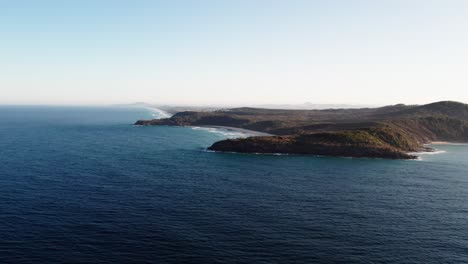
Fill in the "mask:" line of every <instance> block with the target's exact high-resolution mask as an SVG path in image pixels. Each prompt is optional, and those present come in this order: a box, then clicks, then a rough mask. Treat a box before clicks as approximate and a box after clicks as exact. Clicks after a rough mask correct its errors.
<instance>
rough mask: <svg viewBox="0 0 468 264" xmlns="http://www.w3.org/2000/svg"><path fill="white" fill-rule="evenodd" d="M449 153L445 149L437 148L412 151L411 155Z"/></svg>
mask: <svg viewBox="0 0 468 264" xmlns="http://www.w3.org/2000/svg"><path fill="white" fill-rule="evenodd" d="M443 153H447V151H445V150H436V151H421V152H410V153H409V154H411V155H438V154H443Z"/></svg>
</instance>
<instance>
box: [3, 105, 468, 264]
mask: <svg viewBox="0 0 468 264" xmlns="http://www.w3.org/2000/svg"><path fill="white" fill-rule="evenodd" d="M151 115H152V113H151V112H150V111H149V110H147V109H138V108H91V107H88V108H78V107H75V108H71V107H68V108H66V107H0V263H467V262H468V146H450V145H445V146H437V148H438V149H440V150H444V151H446V152H445V153H441V154H437V155H423V159H422V160H420V161H390V160H371V159H345V158H323V157H322V158H320V157H310V156H273V155H270V156H269V155H242V154H222V153H210V152H206V151H204V150H203V149H204V148H205V147H207V146H209V145H210V144H211V143H213V142H214V141H216V140H219V139H222V138H224V137H226V135H224V134H222V133H214V132H215V131H207V130H203V129H191V128H180V127H134V126H132V125H131V124H132V123H133V122H134V121H135V120H137V119H140V118H151Z"/></svg>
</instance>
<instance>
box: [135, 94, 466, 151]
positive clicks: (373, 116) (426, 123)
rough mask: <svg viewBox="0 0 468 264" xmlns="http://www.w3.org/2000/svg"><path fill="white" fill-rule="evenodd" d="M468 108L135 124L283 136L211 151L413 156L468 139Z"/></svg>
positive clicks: (189, 116) (190, 115) (227, 113)
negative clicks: (227, 128) (433, 146)
mask: <svg viewBox="0 0 468 264" xmlns="http://www.w3.org/2000/svg"><path fill="white" fill-rule="evenodd" d="M467 120H468V106H467V105H465V104H462V103H456V102H439V103H433V104H429V105H423V106H405V105H395V106H387V107H381V108H364V109H329V110H270V109H255V108H237V109H230V110H224V111H214V112H181V113H177V114H176V115H174V116H173V117H171V118H168V119H158V120H146V121H144V120H143V121H138V122H137V123H136V125H171V126H172V125H173V126H190V125H194V126H202V125H216V126H232V127H238V128H245V129H251V130H257V131H262V132H267V133H270V134H276V135H281V136H270V137H251V138H245V139H230V140H223V141H220V142H216V143H215V144H213V145H212V146H211V147H210V148H209V149H210V150H215V151H228V152H243V153H291V154H313V155H325V156H345V157H370V158H390V159H411V158H415V156H413V155H410V154H407V153H408V152H414V151H421V150H427V148H425V147H424V146H423V144H425V143H428V142H430V141H456V142H468V122H467Z"/></svg>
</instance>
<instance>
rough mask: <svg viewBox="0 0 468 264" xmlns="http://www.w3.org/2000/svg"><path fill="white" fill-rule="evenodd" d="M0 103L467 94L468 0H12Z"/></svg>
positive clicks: (1, 54)
mask: <svg viewBox="0 0 468 264" xmlns="http://www.w3.org/2000/svg"><path fill="white" fill-rule="evenodd" d="M0 91H1V93H0V95H1V96H0V103H8V104H108V103H127V102H135V101H146V102H155V103H176V104H253V103H302V102H306V101H309V102H314V103H354V104H392V103H400V102H402V103H426V102H431V101H438V100H448V99H450V100H458V101H463V102H468V1H465V0H439V1H434V0H432V1H431V0H380V1H374V0H355V1H353V0H322V1H318V0H316V1H314V0H304V1H294V0H283V1H275V0H269V1H268V0H257V1H256V0H235V1H234V0H233V1H228V0H225V1H223V0H212V1H207V0H199V1H195V0H194V1H178V0H166V1H156V0H153V1H144V0H127V1H118V0H79V1H62V0H61V1H47V0H41V1H36V0H30V1H23V0H15V1H11V0H0Z"/></svg>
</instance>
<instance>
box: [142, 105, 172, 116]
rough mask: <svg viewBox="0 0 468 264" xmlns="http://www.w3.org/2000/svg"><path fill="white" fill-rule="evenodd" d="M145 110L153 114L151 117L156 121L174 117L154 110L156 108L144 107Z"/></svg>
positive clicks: (156, 109)
mask: <svg viewBox="0 0 468 264" xmlns="http://www.w3.org/2000/svg"><path fill="white" fill-rule="evenodd" d="M144 108H145V109H147V110H149V111H150V112H151V115H152V116H153V117H154V119H161V118H169V117H171V116H172V115H171V114H169V113H168V112H166V111H163V110H161V109H158V108H154V107H144Z"/></svg>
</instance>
